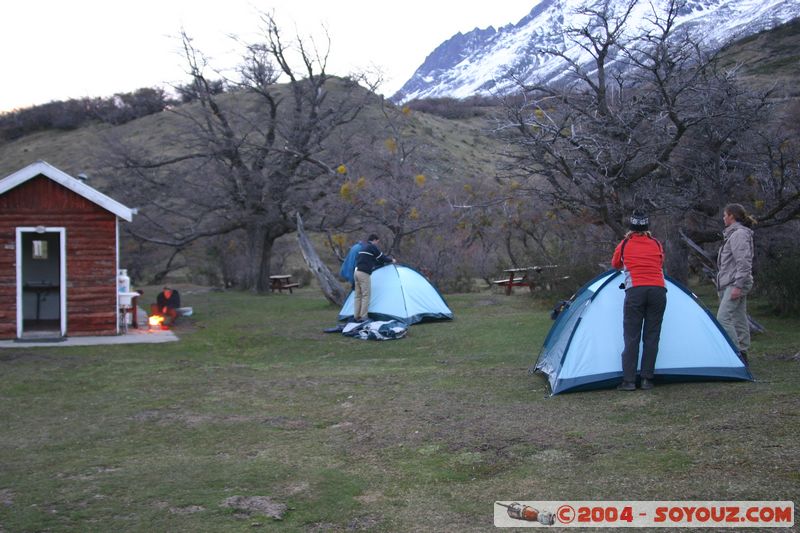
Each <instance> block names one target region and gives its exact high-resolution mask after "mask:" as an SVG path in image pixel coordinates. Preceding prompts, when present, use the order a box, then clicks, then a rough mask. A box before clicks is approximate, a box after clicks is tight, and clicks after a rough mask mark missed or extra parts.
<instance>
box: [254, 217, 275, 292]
mask: <svg viewBox="0 0 800 533" xmlns="http://www.w3.org/2000/svg"><path fill="white" fill-rule="evenodd" d="M274 243H275V237H273V236H272V235H271V234H270V232H269V231H265V232H264V239H263V242H262V243H261V255H260V257H259V261H258V277H257V278H256V292H257V293H264V292H267V291H268V290H270V285H271V283H270V279H269V275H270V261H271V259H272V245H273V244H274Z"/></svg>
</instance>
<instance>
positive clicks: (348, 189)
mask: <svg viewBox="0 0 800 533" xmlns="http://www.w3.org/2000/svg"><path fill="white" fill-rule="evenodd" d="M339 196H341V197H342V198H344V199H345V200H347V201H348V202H349V201H351V200H352V199H353V187H352V185H351V184H350V182H349V181H345V182H344V183H342V186H341V187H339Z"/></svg>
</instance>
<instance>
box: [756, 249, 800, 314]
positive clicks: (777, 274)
mask: <svg viewBox="0 0 800 533" xmlns="http://www.w3.org/2000/svg"><path fill="white" fill-rule="evenodd" d="M798 272H800V253H798V252H791V253H787V254H782V255H780V256H778V257H777V258H776V259H774V260H772V261H770V262H769V263H766V264H765V265H762V267H761V269H760V270H759V272H758V273H757V276H756V277H757V279H756V286H757V287H758V294H759V295H760V296H763V297H764V298H765V299H766V300H767V302H768V303H769V305H770V307H771V308H772V310H773V311H774V312H775V313H777V314H779V315H793V316H797V315H800V276H798Z"/></svg>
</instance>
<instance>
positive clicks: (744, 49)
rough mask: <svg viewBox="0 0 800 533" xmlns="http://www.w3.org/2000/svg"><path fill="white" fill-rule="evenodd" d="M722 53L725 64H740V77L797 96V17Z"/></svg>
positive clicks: (799, 25) (799, 56)
mask: <svg viewBox="0 0 800 533" xmlns="http://www.w3.org/2000/svg"><path fill="white" fill-rule="evenodd" d="M723 57H724V58H725V63H726V64H728V65H731V66H733V65H739V67H740V69H741V71H740V73H741V79H742V80H743V81H744V82H745V83H747V84H748V85H751V86H753V87H758V88H766V87H772V86H773V85H774V86H775V87H776V89H777V90H778V93H779V94H780V95H782V96H786V97H792V98H796V97H798V96H800V84H798V82H799V81H800V19H798V20H794V21H791V22H788V23H787V24H784V25H782V26H780V27H778V28H775V29H773V30H770V31H764V32H761V33H758V34H756V35H752V36H750V37H747V38H745V39H742V40H741V41H738V42H737V43H735V44H734V45H732V46H730V47H729V48H728V49H727V50H725V51H724V53H723Z"/></svg>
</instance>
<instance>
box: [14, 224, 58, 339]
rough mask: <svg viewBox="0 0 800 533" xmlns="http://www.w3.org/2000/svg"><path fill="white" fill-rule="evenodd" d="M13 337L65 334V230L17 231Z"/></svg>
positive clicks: (39, 228) (26, 337)
mask: <svg viewBox="0 0 800 533" xmlns="http://www.w3.org/2000/svg"><path fill="white" fill-rule="evenodd" d="M16 250H17V337H18V338H20V339H37V338H55V337H64V336H65V335H66V334H67V306H66V301H67V298H66V296H67V284H66V279H67V268H66V265H67V261H66V230H65V228H46V227H43V226H39V227H35V228H17V243H16Z"/></svg>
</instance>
